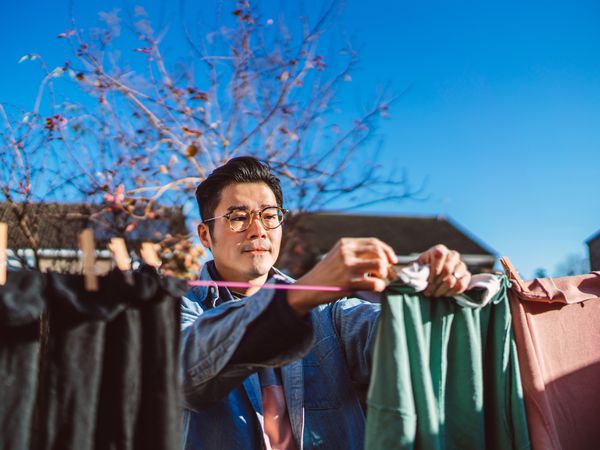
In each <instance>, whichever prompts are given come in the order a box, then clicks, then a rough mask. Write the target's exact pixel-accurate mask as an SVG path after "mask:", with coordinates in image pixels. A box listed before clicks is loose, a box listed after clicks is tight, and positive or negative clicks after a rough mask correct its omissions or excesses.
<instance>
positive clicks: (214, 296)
mask: <svg viewBox="0 0 600 450" xmlns="http://www.w3.org/2000/svg"><path fill="white" fill-rule="evenodd" d="M199 279H200V280H201V281H217V280H219V275H218V272H217V270H216V267H215V262H214V260H210V261H208V262H206V263H205V264H204V266H202V271H201V272H200V278H199ZM293 282H294V279H293V278H291V277H288V276H287V275H286V274H284V273H283V272H281V271H280V270H279V269H277V268H275V267H272V268H271V270H270V272H269V279H268V280H267V283H293ZM190 291H191V293H192V297H193V300H195V301H196V302H198V303H200V304H201V305H202V307H203V308H204V309H210V308H214V307H215V306H218V305H220V304H221V303H223V302H227V301H230V300H235V299H236V298H237V297H235V296H234V295H233V294H232V293H231V291H230V290H229V289H227V288H223V287H217V286H216V285H215V286H194V287H193V288H192V289H191V290H190Z"/></svg>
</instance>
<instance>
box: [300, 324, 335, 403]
mask: <svg viewBox="0 0 600 450" xmlns="http://www.w3.org/2000/svg"><path fill="white" fill-rule="evenodd" d="M302 366H303V367H302V369H303V373H304V408H306V409H308V410H324V409H337V408H339V407H340V397H339V393H338V389H337V386H336V379H337V373H338V371H339V370H340V369H342V368H343V364H342V362H341V361H340V355H339V349H337V343H336V340H335V338H333V336H330V337H327V338H324V339H322V340H321V341H319V342H317V343H315V344H314V345H313V348H312V349H311V351H310V352H309V353H308V354H307V355H306V356H305V357H304V359H303V361H302Z"/></svg>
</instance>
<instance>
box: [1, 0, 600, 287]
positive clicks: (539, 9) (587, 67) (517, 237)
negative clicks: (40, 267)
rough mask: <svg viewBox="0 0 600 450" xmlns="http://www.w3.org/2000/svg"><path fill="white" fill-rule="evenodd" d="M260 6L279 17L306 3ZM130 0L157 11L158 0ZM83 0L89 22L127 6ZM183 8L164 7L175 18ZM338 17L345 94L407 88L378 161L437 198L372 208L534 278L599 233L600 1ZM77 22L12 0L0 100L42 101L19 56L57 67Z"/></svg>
mask: <svg viewBox="0 0 600 450" xmlns="http://www.w3.org/2000/svg"><path fill="white" fill-rule="evenodd" d="M175 3H178V2H175ZM262 3H264V4H263V5H262V7H261V9H262V10H263V12H264V13H265V15H268V14H269V13H270V12H273V16H274V17H276V15H277V12H278V11H279V10H280V9H283V10H284V11H288V12H291V13H292V14H293V11H296V5H297V4H298V3H297V2H295V1H292V0H288V1H287V2H282V1H275V0H272V1H267V2H262ZM321 3H322V2H319V1H316V0H315V1H306V2H304V4H305V5H306V8H307V9H308V10H311V9H314V10H316V9H317V8H318V7H319V5H320V4H321ZM131 4H141V5H144V6H145V7H146V8H147V9H148V10H149V11H150V12H151V13H152V12H158V11H160V6H159V3H158V2H156V1H153V2H147V1H146V2H144V1H140V2H131ZM74 5H75V11H76V14H77V17H78V18H79V19H80V20H82V21H84V22H85V21H88V22H89V21H93V20H95V17H96V16H97V13H98V11H101V10H109V9H112V8H113V7H119V6H123V3H122V2H120V1H118V0H117V1H113V0H110V1H103V2H96V3H94V2H85V3H84V2H83V1H78V0H75V2H74ZM193 8H196V6H194V7H192V2H188V9H193ZM176 11H177V8H176V7H175V6H166V7H165V12H164V17H166V19H165V20H166V21H167V22H169V20H170V18H171V17H173V19H172V21H173V26H174V27H175V26H176V24H177V19H176V18H175V15H176ZM342 21H343V28H344V29H345V30H346V31H347V32H348V33H349V34H351V35H352V36H353V37H354V41H355V42H357V43H359V44H360V48H361V51H360V56H361V63H360V67H359V68H358V70H357V71H356V72H354V73H353V75H352V79H353V81H352V84H351V88H350V89H349V90H348V92H346V93H345V94H344V98H343V99H342V100H343V101H344V102H345V103H346V104H348V105H351V106H353V105H359V104H361V102H364V101H366V100H367V99H368V98H369V95H371V94H372V93H373V92H374V91H375V89H377V87H378V86H383V85H385V84H388V83H389V84H390V86H391V87H392V89H393V90H394V91H396V92H402V91H403V90H404V89H406V88H407V87H409V86H410V87H411V88H410V89H409V90H408V92H407V93H405V94H404V95H403V96H402V97H401V98H400V99H399V100H398V102H397V103H396V104H395V106H394V107H393V108H392V111H391V118H390V119H389V120H386V121H385V122H383V123H382V125H381V127H380V130H379V134H380V135H381V136H382V137H383V138H384V142H385V146H384V150H383V155H382V158H383V161H393V162H394V163H396V164H399V166H400V167H405V168H406V169H407V170H408V173H409V175H410V177H411V178H412V179H413V180H414V182H415V183H416V184H418V183H419V182H421V181H422V180H424V179H427V180H428V184H427V190H428V193H429V199H428V200H427V201H424V202H415V201H410V202H404V203H391V202H390V203H389V204H386V203H384V204H379V205H375V206H372V207H368V208H366V209H364V211H368V212H372V213H392V214H420V215H437V214H442V215H446V216H449V217H450V218H452V219H453V220H454V221H456V222H458V223H459V224H461V225H462V227H464V228H466V229H467V230H469V231H470V232H471V233H472V234H473V235H475V236H476V237H478V238H479V239H480V240H481V241H483V242H484V243H485V244H487V245H488V246H489V247H491V248H492V249H494V250H495V251H496V252H498V253H499V254H502V255H508V256H510V257H511V259H512V260H513V262H514V263H515V265H516V266H517V268H518V269H520V270H521V272H522V273H523V274H524V275H525V276H527V277H529V276H532V275H533V272H534V271H535V269H536V268H539V267H543V268H546V269H547V270H548V271H549V273H551V274H552V273H553V272H554V271H555V269H556V266H557V264H559V263H560V262H561V261H563V260H564V259H565V257H566V256H567V255H569V254H572V253H578V254H582V255H583V254H584V253H586V252H587V250H586V247H585V246H584V241H585V239H587V238H589V237H590V236H592V235H593V234H595V233H596V232H598V231H600V4H599V3H598V2H593V1H577V0H575V1H569V2H566V1H562V2H517V1H513V0H510V1H504V2H495V3H492V2H469V1H457V2H441V1H435V2H434V1H421V2H405V1H384V0H371V1H369V2H365V1H360V0H347V1H346V6H345V12H344V16H343V18H342ZM68 27H69V16H68V2H67V1H66V0H56V1H54V2H41V1H39V0H22V1H19V2H10V3H9V2H7V1H4V2H2V5H1V6H0V38H1V40H2V42H3V45H2V46H0V61H2V69H1V70H0V102H2V103H7V104H16V105H23V106H28V105H31V104H32V103H33V100H34V97H35V93H36V87H37V85H38V83H39V79H40V73H39V71H37V70H36V69H35V67H34V66H32V65H28V64H17V61H18V59H19V58H20V57H21V56H23V55H24V54H26V53H30V52H38V53H41V54H42V55H44V57H45V58H46V60H47V61H48V62H49V64H50V65H51V66H52V65H59V64H61V63H62V62H63V60H64V59H65V56H66V51H65V49H64V46H63V45H62V44H63V43H61V42H59V41H58V40H57V39H56V35H57V34H58V33H59V32H61V31H64V30H65V29H67V28H68ZM365 151H370V150H369V149H368V148H367V149H365ZM340 206H343V205H340Z"/></svg>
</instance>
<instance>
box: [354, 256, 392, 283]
mask: <svg viewBox="0 0 600 450" xmlns="http://www.w3.org/2000/svg"><path fill="white" fill-rule="evenodd" d="M352 273H353V275H354V276H355V277H360V276H361V275H364V274H369V275H370V276H374V277H376V278H382V279H386V278H387V274H388V265H387V263H385V262H384V261H382V260H381V259H370V260H357V261H356V263H354V264H353V265H352Z"/></svg>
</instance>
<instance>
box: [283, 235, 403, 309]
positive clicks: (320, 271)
mask: <svg viewBox="0 0 600 450" xmlns="http://www.w3.org/2000/svg"><path fill="white" fill-rule="evenodd" d="M397 262H398V260H397V258H396V254H395V253H394V250H393V249H392V248H391V247H390V246H389V245H387V244H385V243H384V242H382V241H380V240H379V239H376V238H343V239H340V240H339V241H338V242H337V243H336V244H335V246H334V247H333V248H332V249H331V250H330V251H329V252H328V253H327V255H325V257H324V258H323V259H322V260H321V261H319V263H318V264H317V265H316V266H315V267H314V268H313V269H312V270H311V271H310V272H308V273H307V274H306V275H304V276H303V277H302V278H300V279H299V280H298V281H297V284H300V285H301V284H312V285H322V286H339V287H341V288H343V289H345V290H346V291H345V292H314V291H313V292H305V291H290V292H288V297H287V298H288V303H289V304H290V306H291V307H292V309H293V310H294V311H295V312H296V314H298V315H299V316H301V317H302V316H304V315H306V314H307V313H308V312H309V311H310V310H311V309H312V308H314V307H315V306H317V305H320V304H323V303H329V302H330V301H333V300H336V299H338V298H340V297H343V296H345V295H348V294H349V293H350V292H352V291H359V290H368V291H375V292H381V291H383V290H384V289H385V287H386V285H387V276H388V271H389V268H390V265H392V264H396V263H397Z"/></svg>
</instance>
